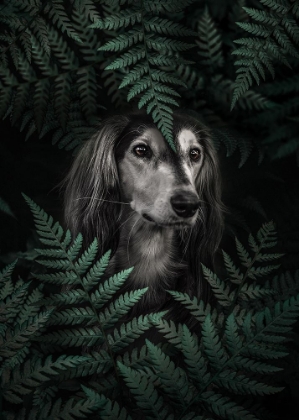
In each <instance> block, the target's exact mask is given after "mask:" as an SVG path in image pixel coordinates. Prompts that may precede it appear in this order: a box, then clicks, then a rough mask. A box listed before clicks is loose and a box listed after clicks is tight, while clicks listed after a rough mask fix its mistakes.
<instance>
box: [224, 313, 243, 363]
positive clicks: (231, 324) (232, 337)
mask: <svg viewBox="0 0 299 420" xmlns="http://www.w3.org/2000/svg"><path fill="white" fill-rule="evenodd" d="M225 337H226V346H227V349H228V351H229V353H230V354H231V355H234V354H235V353H236V352H238V351H239V350H240V349H241V348H242V339H241V337H240V336H239V335H238V324H237V322H236V319H235V316H234V314H230V315H229V316H228V317H227V320H226V325H225Z"/></svg>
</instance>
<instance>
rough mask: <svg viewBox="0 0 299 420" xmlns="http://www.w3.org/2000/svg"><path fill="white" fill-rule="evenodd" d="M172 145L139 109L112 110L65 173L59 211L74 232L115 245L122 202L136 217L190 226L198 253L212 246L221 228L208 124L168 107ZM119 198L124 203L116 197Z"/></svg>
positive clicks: (168, 226) (107, 245)
mask: <svg viewBox="0 0 299 420" xmlns="http://www.w3.org/2000/svg"><path fill="white" fill-rule="evenodd" d="M173 139H174V143H175V148H176V152H175V151H174V150H172V149H171V147H170V146H169V145H168V143H167V142H166V140H165V139H164V137H163V135H162V134H161V132H160V131H159V130H158V128H157V127H156V126H155V125H154V124H153V122H152V120H151V119H150V117H149V116H147V115H145V114H138V115H128V116H114V117H111V118H108V119H107V120H105V121H104V122H103V124H102V126H101V128H100V129H99V131H98V132H97V134H96V135H95V136H94V137H93V138H92V139H91V140H89V141H88V142H86V144H85V145H84V146H83V148H82V149H81V151H80V152H79V154H78V156H77V158H76V159H75V162H74V164H73V167H72V169H71V171H70V172H69V174H68V176H67V179H66V194H65V215H66V220H67V223H68V225H69V227H70V229H71V231H72V232H73V233H74V234H77V233H78V232H81V233H82V234H83V237H84V238H85V239H86V240H87V241H90V240H92V239H93V238H94V237H95V236H96V237H97V238H98V239H99V243H100V245H101V251H102V252H104V251H105V250H107V248H112V249H114V250H115V249H116V247H117V242H118V234H119V229H118V225H119V222H120V220H121V211H122V207H124V206H125V208H128V206H129V208H130V211H133V212H136V213H138V215H139V216H140V218H142V219H143V220H144V223H148V224H152V225H156V226H160V227H161V228H165V229H179V230H180V229H181V228H190V229H192V234H191V235H188V238H189V239H188V240H189V241H190V244H193V246H194V247H195V248H198V247H200V249H201V255H210V254H213V253H214V252H215V249H216V248H217V246H218V244H219V240H220V237H221V232H222V207H221V198H220V194H221V188H220V177H219V169H218V163H217V156H216V152H215V150H214V147H213V144H212V140H211V138H210V136H209V132H208V130H207V129H206V128H205V127H204V126H203V125H202V124H201V123H199V122H198V121H197V120H195V119H194V118H191V117H189V116H186V115H183V114H181V113H174V124H173ZM121 203H125V204H121ZM182 231H184V229H183V230H182Z"/></svg>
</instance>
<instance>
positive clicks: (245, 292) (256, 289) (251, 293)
mask: <svg viewBox="0 0 299 420" xmlns="http://www.w3.org/2000/svg"><path fill="white" fill-rule="evenodd" d="M269 272H271V270H270V271H269V270H267V271H264V272H262V273H261V272H260V276H264V275H266V274H268V273H269ZM248 277H250V278H253V277H254V275H253V274H252V272H251V270H250V271H249V273H248ZM274 293H275V291H274V290H273V289H267V288H265V287H261V286H259V285H257V284H244V285H243V286H242V288H241V290H240V294H239V297H240V298H241V299H243V300H252V299H260V298H263V297H265V296H270V295H273V294H274Z"/></svg>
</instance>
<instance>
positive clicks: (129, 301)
mask: <svg viewBox="0 0 299 420" xmlns="http://www.w3.org/2000/svg"><path fill="white" fill-rule="evenodd" d="M147 289H148V287H145V288H144V289H137V290H134V291H132V292H126V293H125V294H124V295H121V296H119V297H118V298H117V299H116V300H115V301H114V302H112V303H111V304H110V305H109V306H108V308H106V309H105V310H104V312H101V313H100V316H99V318H100V323H101V325H102V327H103V328H104V329H106V328H109V327H112V326H113V325H114V324H115V323H116V322H117V321H118V320H119V319H120V318H121V317H122V316H123V315H125V314H127V313H128V312H129V310H130V309H131V308H132V306H134V305H135V304H136V303H137V302H138V301H139V300H140V299H141V298H142V296H143V295H144V294H145V293H146V291H147Z"/></svg>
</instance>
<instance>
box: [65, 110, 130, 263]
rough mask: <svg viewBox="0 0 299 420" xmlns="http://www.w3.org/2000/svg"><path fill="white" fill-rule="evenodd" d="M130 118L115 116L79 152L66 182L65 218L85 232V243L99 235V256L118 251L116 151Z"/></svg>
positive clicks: (81, 231)
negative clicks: (109, 251) (110, 250)
mask: <svg viewBox="0 0 299 420" xmlns="http://www.w3.org/2000/svg"><path fill="white" fill-rule="evenodd" d="M128 122H129V119H128V118H127V117H125V116H121V115H118V116H114V117H111V118H108V119H107V120H105V121H103V123H102V125H101V128H100V129H99V131H98V132H97V133H96V134H95V135H94V136H93V137H92V138H91V139H90V140H88V141H87V142H86V143H85V144H84V146H83V147H82V149H81V150H80V151H79V153H78V155H77V157H76V159H75V161H74V163H73V165H72V168H71V170H70V172H69V173H68V175H67V177H66V179H65V181H64V185H65V194H64V209H65V221H66V224H67V226H68V228H69V229H70V230H71V232H72V234H73V235H77V234H78V233H79V232H80V233H82V235H83V238H84V243H85V245H88V244H90V243H91V242H92V240H93V239H94V238H95V237H96V238H97V239H98V242H99V255H102V254H103V253H104V252H105V251H106V250H107V249H112V252H114V251H115V250H116V247H117V243H118V237H117V236H116V234H117V233H118V231H117V224H118V221H119V218H120V211H121V205H120V204H118V203H117V201H119V200H120V197H119V178H118V171H117V165H116V162H115V157H114V152H115V145H116V143H117V142H118V141H119V138H120V136H121V133H122V132H123V130H124V129H125V127H126V126H127V124H128Z"/></svg>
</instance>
